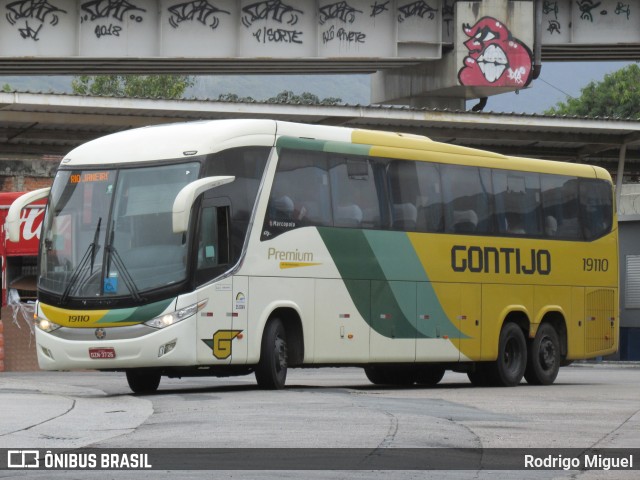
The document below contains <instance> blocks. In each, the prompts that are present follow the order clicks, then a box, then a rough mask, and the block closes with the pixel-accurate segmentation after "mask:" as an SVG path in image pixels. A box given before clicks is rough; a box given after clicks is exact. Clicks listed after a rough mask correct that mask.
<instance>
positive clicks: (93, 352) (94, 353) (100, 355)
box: [89, 347, 116, 360]
mask: <svg viewBox="0 0 640 480" xmlns="http://www.w3.org/2000/svg"><path fill="white" fill-rule="evenodd" d="M89 358H94V359H97V360H105V359H111V358H116V350H115V348H111V347H108V348H90V349H89Z"/></svg>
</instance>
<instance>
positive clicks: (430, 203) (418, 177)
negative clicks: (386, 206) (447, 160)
mask: <svg viewBox="0 0 640 480" xmlns="http://www.w3.org/2000/svg"><path fill="white" fill-rule="evenodd" d="M387 176H388V181H389V189H390V193H389V195H390V197H391V228H392V229H394V230H404V231H417V232H441V231H442V230H443V228H444V221H443V218H442V193H441V189H440V173H439V171H438V166H437V165H434V164H432V163H427V162H409V161H404V160H394V161H392V162H391V163H390V164H389V168H388V170H387Z"/></svg>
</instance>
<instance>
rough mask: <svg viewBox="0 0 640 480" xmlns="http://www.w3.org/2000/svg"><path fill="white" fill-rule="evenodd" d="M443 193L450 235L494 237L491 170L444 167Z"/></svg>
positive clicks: (456, 166)
mask: <svg viewBox="0 0 640 480" xmlns="http://www.w3.org/2000/svg"><path fill="white" fill-rule="evenodd" d="M442 191H443V193H444V210H445V215H444V218H445V231H446V232H447V233H478V234H490V233H493V230H494V228H493V211H492V205H493V193H492V188H491V171H490V170H489V169H486V168H476V167H466V166H458V165H442Z"/></svg>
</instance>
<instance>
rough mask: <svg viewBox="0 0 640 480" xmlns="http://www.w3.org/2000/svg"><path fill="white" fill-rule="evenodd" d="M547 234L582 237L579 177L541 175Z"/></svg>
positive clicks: (566, 238)
mask: <svg viewBox="0 0 640 480" xmlns="http://www.w3.org/2000/svg"><path fill="white" fill-rule="evenodd" d="M540 181H541V186H542V205H543V209H544V213H543V215H544V227H545V234H546V235H547V236H550V237H555V238H560V239H565V240H577V239H582V238H583V237H582V231H581V228H580V221H579V220H580V219H579V215H578V179H577V178H575V177H567V176H561V175H541V176H540Z"/></svg>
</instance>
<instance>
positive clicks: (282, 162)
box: [262, 149, 333, 239]
mask: <svg viewBox="0 0 640 480" xmlns="http://www.w3.org/2000/svg"><path fill="white" fill-rule="evenodd" d="M332 224H333V221H332V218H331V200H330V194H329V173H328V171H327V155H326V154H325V153H323V152H314V151H307V150H285V149H283V150H281V151H280V158H279V160H278V168H277V170H276V175H275V178H274V180H273V186H272V188H271V195H270V197H269V205H268V207H267V215H266V217H265V223H264V228H263V230H262V232H263V233H262V236H263V239H268V238H270V237H272V236H274V235H279V234H280V233H282V232H284V231H287V230H291V229H293V228H298V227H304V226H309V225H316V226H321V225H328V226H330V225H332Z"/></svg>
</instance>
